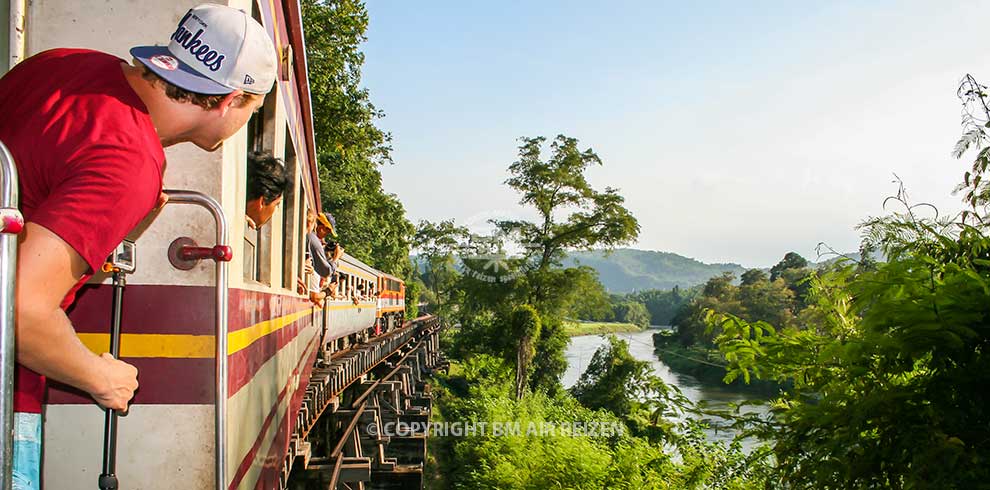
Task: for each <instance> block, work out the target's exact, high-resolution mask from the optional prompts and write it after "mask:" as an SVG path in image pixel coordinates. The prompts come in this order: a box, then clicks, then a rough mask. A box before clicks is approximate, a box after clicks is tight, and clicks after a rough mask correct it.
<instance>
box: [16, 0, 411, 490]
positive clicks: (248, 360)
mask: <svg viewBox="0 0 990 490" xmlns="http://www.w3.org/2000/svg"><path fill="white" fill-rule="evenodd" d="M15 2H17V3H19V5H20V6H21V7H22V8H21V13H22V14H23V15H24V19H25V20H24V22H23V36H22V37H21V38H19V39H20V40H19V41H18V43H17V44H16V45H14V46H10V50H11V53H10V54H11V57H12V58H19V57H24V56H30V55H32V54H35V53H38V52H41V51H44V50H46V49H50V48H54V47H63V46H74V47H88V48H92V49H98V50H101V51H105V52H108V53H111V54H116V55H118V56H120V57H122V58H124V59H129V56H128V54H127V49H128V48H129V47H130V46H134V45H139V44H146V43H147V42H149V41H151V42H154V41H163V40H164V37H165V36H167V35H168V33H169V32H171V31H172V30H173V29H174V26H175V25H176V23H177V22H178V20H179V19H180V18H181V17H182V15H184V14H185V12H186V10H187V9H188V8H190V7H192V6H193V4H194V3H196V2H195V1H194V2H192V3H190V4H186V3H173V2H158V1H154V0H109V1H107V2H102V3H101V5H100V7H99V8H93V6H92V5H90V4H88V3H86V2H77V1H75V0H45V1H43V2H23V1H22V0H12V3H15ZM228 4H229V5H230V6H233V7H236V8H240V9H242V10H244V11H246V12H252V15H253V16H254V17H255V19H257V20H259V22H261V23H262V25H264V26H265V28H266V30H267V31H268V33H269V35H270V36H271V37H272V38H273V40H274V41H275V46H276V49H277V50H278V54H279V57H280V66H279V78H278V80H277V83H276V86H275V88H274V89H273V90H272V92H271V93H270V94H268V96H267V97H266V99H265V103H264V106H263V108H262V110H260V111H259V112H258V113H257V114H256V115H255V116H254V117H252V119H251V121H250V122H249V123H248V125H247V126H246V127H245V128H244V129H242V130H241V131H240V132H239V133H238V134H237V135H235V136H234V137H233V138H231V139H229V140H228V141H226V142H225V143H224V145H223V146H222V148H221V149H220V150H219V151H216V152H213V153H206V152H203V151H200V150H198V149H196V148H194V147H192V146H191V145H178V146H176V147H172V148H169V149H167V151H166V156H167V161H168V166H167V170H166V172H165V174H164V186H165V188H166V189H182V190H185V191H191V192H183V193H177V194H174V198H173V201H172V202H170V204H168V205H166V206H165V207H164V208H163V209H161V210H160V211H157V212H156V213H155V214H154V215H153V216H151V217H149V219H148V220H146V221H145V222H143V223H142V224H141V225H140V226H139V228H138V229H137V230H135V232H134V233H133V234H132V237H130V238H132V239H133V240H135V243H136V250H137V270H136V271H135V272H134V273H133V274H131V275H129V276H128V277H127V285H126V290H125V293H124V302H123V304H124V308H123V327H122V330H123V336H122V340H121V357H122V358H123V359H124V360H126V361H127V362H129V363H131V364H133V365H135V366H136V367H137V368H138V369H139V372H140V375H139V381H140V383H141V387H140V389H139V390H138V392H137V393H136V395H135V398H134V400H133V401H132V406H131V409H130V411H129V413H128V414H127V415H126V416H125V417H123V418H122V419H121V421H120V423H119V435H118V448H119V450H118V454H119V455H118V465H117V467H118V472H117V473H118V476H119V478H120V481H121V487H123V488H140V489H145V490H151V489H175V488H183V489H208V488H231V489H249V488H265V489H267V488H279V487H280V486H282V485H284V483H285V474H284V473H285V471H286V470H287V464H286V461H287V458H288V461H291V454H289V455H287V451H288V450H289V447H290V441H291V440H292V438H293V434H294V431H296V430H297V429H298V427H296V426H297V425H298V424H297V420H299V417H298V414H299V413H300V407H301V406H302V405H303V403H304V396H305V395H306V390H307V382H308V380H309V378H310V374H311V373H312V371H313V369H314V366H315V365H317V364H318V360H319V359H321V358H323V357H325V356H329V355H332V354H333V353H334V352H335V351H340V350H342V349H344V348H346V347H347V346H348V345H352V344H355V343H358V342H361V341H363V340H367V339H368V338H369V337H371V336H373V335H375V334H377V333H380V331H381V329H380V328H376V326H377V325H378V322H379V319H382V318H384V319H386V320H385V321H386V327H387V328H388V329H394V328H396V327H397V326H401V321H402V316H401V311H400V310H401V308H403V305H404V302H403V298H402V295H403V293H404V289H403V286H402V284H401V281H399V280H398V278H395V277H394V276H388V275H387V274H383V273H381V272H379V271H377V270H375V269H374V268H372V267H370V266H368V265H366V264H364V263H362V262H360V261H359V260H357V259H354V258H353V257H350V256H347V255H345V257H344V258H343V259H342V261H341V265H340V273H341V278H342V279H343V280H342V281H341V282H340V284H339V286H338V287H339V290H338V291H336V293H337V294H336V295H335V296H334V297H331V298H328V300H327V301H326V303H325V305H324V307H323V308H317V307H315V306H314V305H313V304H312V303H310V301H309V298H308V296H307V295H305V294H300V293H299V292H298V291H297V290H296V284H297V281H298V280H300V279H305V278H304V275H305V271H304V247H305V230H304V228H305V215H306V212H307V210H311V209H312V210H319V208H320V199H319V180H318V174H317V168H316V160H315V145H314V140H313V130H312V118H311V112H310V111H311V108H310V101H309V89H308V85H307V83H308V82H307V75H306V62H305V56H304V53H305V47H304V44H303V37H302V30H301V13H300V5H299V3H298V1H296V0H260V1H257V2H254V1H251V0H232V1H230V2H229V3H228ZM8 20H9V19H8ZM148 36H155V38H152V39H149V37H148ZM252 150H266V151H270V152H272V153H273V154H274V155H275V156H277V157H280V158H282V159H283V160H284V161H285V163H286V168H287V170H288V171H289V174H290V176H291V179H292V185H291V186H290V189H289V191H288V192H287V193H286V195H285V196H284V199H283V202H282V204H281V205H280V207H281V209H280V211H278V212H276V214H275V216H274V217H273V219H272V221H271V222H270V223H269V224H268V225H266V226H263V227H261V228H260V229H258V230H255V229H252V228H250V227H248V226H247V223H246V220H245V219H244V218H243V216H244V211H245V199H246V155H247V153H248V152H249V151H252ZM211 199H212V201H211ZM211 202H212V203H214V207H213V208H212V209H211V208H210V205H211ZM196 203H199V204H200V206H196V205H193V204H196ZM204 206H205V207H204ZM223 217H226V220H227V221H229V223H227V230H228V235H229V237H230V239H229V246H230V250H231V252H232V254H231V255H232V260H230V262H229V264H223V265H220V266H218V265H217V264H215V263H214V262H212V261H210V260H199V261H189V260H183V257H179V256H178V254H177V250H179V248H181V247H182V246H183V245H186V246H189V245H193V244H197V245H198V246H201V247H205V250H209V247H212V246H213V245H216V244H217V241H218V235H219V233H218V229H219V227H220V226H221V221H222V218H223ZM186 258H188V257H186ZM221 270H225V272H224V273H221V272H220V271H221ZM221 292H224V294H225V296H226V297H225V298H224V294H221ZM358 293H362V294H360V295H359V296H356V297H357V299H354V298H355V295H356V294H358ZM218 301H219V302H220V303H218ZM221 304H222V305H223V306H225V308H223V307H220V305H221ZM110 305H111V286H110V284H109V278H108V277H107V276H106V275H97V276H95V277H94V278H93V279H92V280H91V281H90V283H89V284H87V285H86V286H85V287H84V288H83V289H82V290H81V292H80V294H79V295H78V296H77V301H76V303H75V304H74V306H73V307H72V309H71V310H70V311H69V315H70V318H71V319H72V321H73V324H74V325H75V327H76V330H77V332H78V334H79V337H80V338H81V339H82V341H83V342H84V344H85V345H87V346H88V347H89V348H90V349H92V350H93V351H94V352H105V351H107V348H108V345H109V332H108V325H109V318H110V310H111V308H110ZM224 316H225V318H224ZM218 331H220V332H227V333H226V334H225V335H224V338H225V339H226V348H225V356H224V358H225V359H226V366H225V368H224V369H226V372H227V375H226V376H223V370H219V371H218V366H219V365H218V361H217V359H216V356H215V351H216V349H218V346H217V342H216V340H217V337H216V332H218ZM221 347H222V344H221ZM321 351H322V353H321ZM218 392H219V393H222V394H223V396H222V397H221V398H218V397H217V396H216V393H218ZM224 405H225V406H224ZM103 415H104V412H103V410H101V409H100V408H99V407H97V406H96V405H95V404H94V403H93V402H92V400H91V399H89V398H88V397H87V396H85V394H83V393H80V392H77V391H75V390H72V389H70V388H67V387H65V386H59V385H57V384H54V383H53V384H51V386H50V387H49V391H48V394H47V405H46V408H45V426H44V436H45V440H44V448H45V449H44V461H43V472H44V473H43V479H44V485H45V488H46V489H76V488H81V487H89V486H95V483H96V478H97V475H99V473H100V467H101V456H102V444H103V421H104V418H103ZM218 428H219V429H218ZM224 431H225V433H224Z"/></svg>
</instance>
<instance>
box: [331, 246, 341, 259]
mask: <svg viewBox="0 0 990 490" xmlns="http://www.w3.org/2000/svg"><path fill="white" fill-rule="evenodd" d="M343 256H344V246H343V245H341V244H339V243H338V244H337V249H336V250H334V251H333V259H331V260H340V258H341V257H343Z"/></svg>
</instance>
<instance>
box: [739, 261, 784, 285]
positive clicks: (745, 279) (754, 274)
mask: <svg viewBox="0 0 990 490" xmlns="http://www.w3.org/2000/svg"><path fill="white" fill-rule="evenodd" d="M778 265H779V264H778ZM766 280H767V273H766V272H763V271H762V270H760V269H750V270H748V271H746V272H743V273H742V275H741V276H739V283H740V284H741V285H743V286H748V285H750V284H756V283H759V282H764V281H766Z"/></svg>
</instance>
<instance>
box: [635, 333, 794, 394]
mask: <svg viewBox="0 0 990 490" xmlns="http://www.w3.org/2000/svg"><path fill="white" fill-rule="evenodd" d="M653 346H654V351H655V352H656V355H657V357H658V358H659V359H660V361H662V362H663V363H664V364H665V365H667V367H668V368H670V370H671V371H673V372H675V373H680V374H687V375H690V376H693V377H694V378H696V379H697V380H698V381H700V382H702V383H706V384H710V385H721V386H723V387H725V389H729V390H733V391H738V392H741V393H759V394H762V395H767V396H774V395H776V394H777V393H778V392H779V391H780V388H781V386H780V384H778V383H775V382H772V381H764V380H759V379H751V380H750V382H749V383H746V382H744V381H743V379H742V378H741V377H740V378H737V379H735V380H734V381H733V382H732V383H728V384H726V383H725V365H726V362H725V359H724V358H722V355H721V354H720V353H719V352H718V350H717V349H708V348H705V347H702V346H698V345H692V346H690V347H685V346H683V345H681V344H679V343H678V342H677V341H676V340H674V339H673V337H672V336H670V335H664V334H663V333H656V334H654V335H653Z"/></svg>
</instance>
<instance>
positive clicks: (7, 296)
mask: <svg viewBox="0 0 990 490" xmlns="http://www.w3.org/2000/svg"><path fill="white" fill-rule="evenodd" d="M17 189H18V182H17V166H16V165H14V157H13V156H12V155H11V154H10V151H9V150H7V147H6V146H4V144H3V143H2V142H0V220H2V221H0V426H2V429H0V430H2V433H0V461H2V468H0V472H2V473H0V489H2V490H7V489H9V488H11V481H10V479H11V472H12V470H13V459H14V458H13V455H14V369H15V366H16V357H15V356H16V351H15V349H14V330H15V329H14V293H15V287H16V282H17V237H16V236H14V235H15V234H17V233H19V232H20V231H21V229H22V228H23V227H24V218H23V217H22V216H21V212H20V211H19V210H18V209H17V205H18V195H17Z"/></svg>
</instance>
